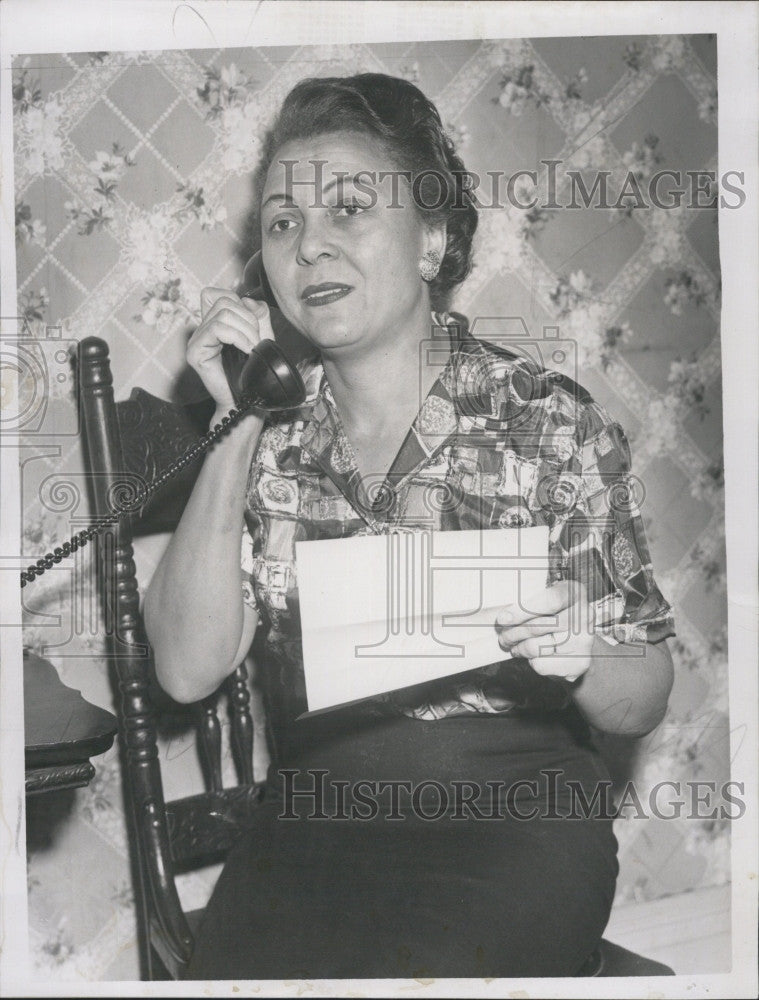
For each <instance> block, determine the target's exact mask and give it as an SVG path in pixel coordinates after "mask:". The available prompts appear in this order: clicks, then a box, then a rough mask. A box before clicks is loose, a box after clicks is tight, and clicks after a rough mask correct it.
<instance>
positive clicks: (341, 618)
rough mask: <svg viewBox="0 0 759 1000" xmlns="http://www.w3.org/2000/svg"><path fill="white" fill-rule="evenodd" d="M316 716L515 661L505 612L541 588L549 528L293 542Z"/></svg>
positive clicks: (544, 579) (306, 663) (308, 680)
mask: <svg viewBox="0 0 759 1000" xmlns="http://www.w3.org/2000/svg"><path fill="white" fill-rule="evenodd" d="M295 549H296V561H297V573H298V591H299V596H300V616H301V627H302V630H303V658H304V666H305V675H306V694H307V698H308V708H309V711H310V712H314V711H320V710H323V709H326V708H330V707H334V706H336V705H342V704H345V703H347V702H353V701H358V700H360V699H363V698H369V697H372V696H373V695H377V694H381V693H383V692H386V691H393V690H396V689H398V688H403V687H408V686H410V685H413V684H421V683H423V682H424V681H430V680H434V679H435V678H438V677H445V676H447V675H450V674H455V673H459V672H461V671H465V670H472V669H474V668H475V667H482V666H485V665H487V664H489V663H495V662H498V661H499V660H503V659H506V658H507V654H506V653H504V651H503V650H502V649H501V647H500V646H499V645H498V639H497V635H496V632H495V628H494V622H495V617H496V613H497V611H498V609H499V608H502V607H503V606H504V605H506V604H514V603H520V604H521V605H522V606H525V601H526V600H528V599H529V598H530V597H531V596H532V595H534V594H536V593H539V592H540V590H542V589H544V588H545V586H546V582H547V572H548V528H546V527H538V528H520V529H511V528H510V529H492V530H486V531H479V530H474V531H444V532H429V531H427V532H398V533H395V534H391V535H373V536H360V537H357V538H338V539H329V540H326V541H315V542H298V543H296V547H295Z"/></svg>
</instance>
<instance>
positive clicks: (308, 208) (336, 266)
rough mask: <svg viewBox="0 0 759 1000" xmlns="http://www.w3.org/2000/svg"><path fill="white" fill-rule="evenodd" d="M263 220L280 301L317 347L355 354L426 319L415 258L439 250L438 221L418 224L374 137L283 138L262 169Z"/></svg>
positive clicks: (406, 190) (403, 184)
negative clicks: (264, 171)
mask: <svg viewBox="0 0 759 1000" xmlns="http://www.w3.org/2000/svg"><path fill="white" fill-rule="evenodd" d="M383 172H384V176H383ZM261 227H262V249H263V261H264V267H265V269H266V275H267V277H268V279H269V283H270V285H271V286H272V289H273V291H274V293H275V295H276V297H277V300H278V302H279V304H280V306H281V308H282V311H283V312H284V314H285V316H286V317H287V319H288V320H289V321H290V322H291V323H293V324H294V325H295V326H296V327H297V328H298V329H299V330H300V331H301V332H302V333H303V334H304V335H305V336H306V337H308V339H309V340H310V341H311V342H312V343H314V344H315V345H316V346H317V347H319V348H320V349H321V350H322V351H326V352H329V353H333V354H334V355H335V356H338V355H342V356H345V355H346V352H347V353H349V354H351V355H355V354H357V353H359V354H360V353H362V352H363V351H365V350H371V349H373V348H375V347H377V346H378V345H381V343H382V341H383V339H384V338H392V337H393V336H398V334H399V333H400V332H401V331H402V330H404V329H410V328H412V327H413V326H414V324H416V323H419V322H425V323H426V322H428V320H429V296H428V292H427V287H426V285H425V284H424V282H423V281H422V279H421V277H420V274H419V259H420V257H422V255H423V254H424V253H425V251H427V250H429V249H435V250H437V251H438V253H439V254H440V256H441V258H442V256H443V253H444V249H445V230H444V228H443V229H442V230H440V229H438V230H430V229H428V227H426V226H425V225H424V223H423V221H422V219H421V216H420V214H419V212H418V211H417V210H416V209H415V207H414V205H413V202H412V190H411V185H410V184H409V182H408V180H407V179H405V178H403V177H402V176H400V171H399V170H398V168H397V166H396V165H395V164H394V163H393V162H392V160H391V159H390V157H389V156H388V155H387V153H386V152H385V151H384V149H383V148H382V146H381V144H380V143H379V142H377V141H375V140H373V139H371V138H370V137H368V136H364V135H361V134H359V133H354V132H336V133H331V134H325V135H319V136H315V137H313V138H310V139H304V140H297V141H292V142H289V143H286V144H285V145H284V146H282V147H281V148H280V149H279V150H278V151H277V153H276V156H275V158H274V161H273V163H272V165H271V167H270V168H269V171H268V173H267V175H266V181H265V185H264V192H263V197H262V203H261Z"/></svg>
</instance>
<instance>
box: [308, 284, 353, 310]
mask: <svg viewBox="0 0 759 1000" xmlns="http://www.w3.org/2000/svg"><path fill="white" fill-rule="evenodd" d="M352 291H353V288H352V286H351V285H339V284H335V283H334V282H325V284H323V285H309V286H308V288H306V289H305V290H304V292H303V294H302V295H301V299H302V300H303V302H305V304H306V305H307V306H326V305H329V303H330V302H337V300H338V299H342V298H344V297H345V296H346V295H348V294H349V293H350V292H352Z"/></svg>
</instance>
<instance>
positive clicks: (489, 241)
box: [476, 205, 528, 270]
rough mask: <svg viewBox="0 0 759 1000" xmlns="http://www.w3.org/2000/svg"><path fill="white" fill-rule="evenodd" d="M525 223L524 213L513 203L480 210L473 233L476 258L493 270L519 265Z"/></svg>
mask: <svg viewBox="0 0 759 1000" xmlns="http://www.w3.org/2000/svg"><path fill="white" fill-rule="evenodd" d="M527 225H528V221H527V218H526V213H525V212H524V211H522V210H520V209H517V208H515V207H514V206H513V205H508V206H507V207H506V208H499V209H494V210H493V211H491V212H483V213H482V215H481V216H480V223H479V225H478V227H477V235H476V246H477V258H478V261H481V262H482V265H485V264H487V267H488V269H493V270H500V269H508V270H513V269H515V268H517V267H519V264H520V263H521V261H522V258H523V255H524V250H525V240H526V235H527V234H526V229H525V227H526V226H527ZM482 265H481V266H482Z"/></svg>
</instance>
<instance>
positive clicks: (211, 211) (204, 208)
mask: <svg viewBox="0 0 759 1000" xmlns="http://www.w3.org/2000/svg"><path fill="white" fill-rule="evenodd" d="M177 192H178V193H179V194H181V195H182V196H183V199H184V203H183V205H182V207H181V208H179V209H177V211H176V212H174V218H175V219H181V220H185V219H189V218H195V219H197V220H198V222H199V223H200V227H201V229H213V228H214V227H215V226H217V225H218V224H219V223H220V222H224V220H225V219H226V217H227V210H226V208H225V207H224V205H222V204H221V203H220V202H219V200H218V199H216V200H215V201H213V202H209V201H208V196H207V194H206V192H205V190H204V189H203V188H202V187H193V185H192V184H180V185H179V186H178V187H177Z"/></svg>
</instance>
